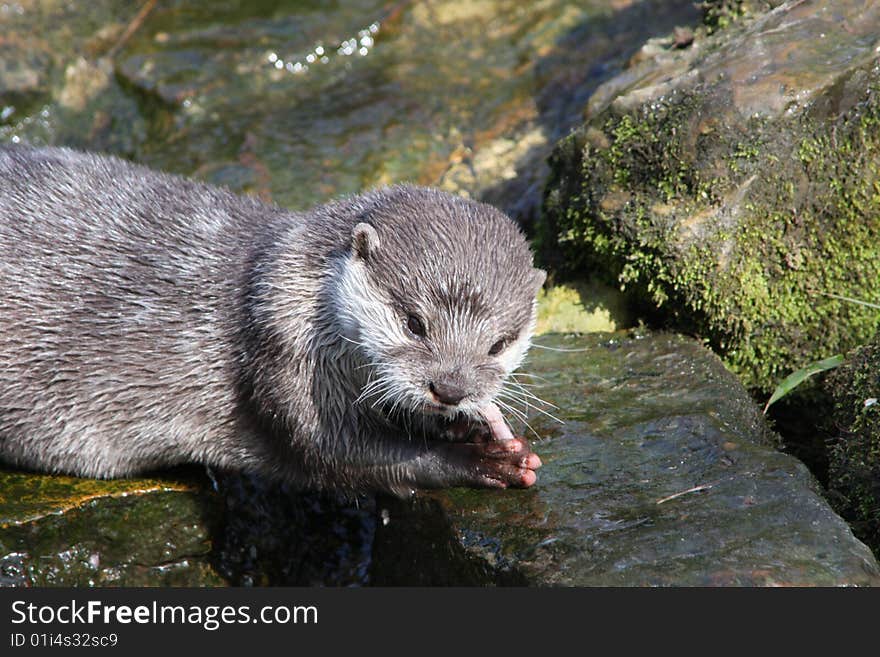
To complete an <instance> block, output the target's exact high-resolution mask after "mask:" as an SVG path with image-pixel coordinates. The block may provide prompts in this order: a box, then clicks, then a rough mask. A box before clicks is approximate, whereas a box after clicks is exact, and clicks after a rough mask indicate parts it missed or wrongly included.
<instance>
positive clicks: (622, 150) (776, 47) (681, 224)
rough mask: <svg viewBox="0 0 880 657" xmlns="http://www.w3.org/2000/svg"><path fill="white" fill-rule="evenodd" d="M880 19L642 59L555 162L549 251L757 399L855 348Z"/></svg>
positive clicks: (784, 28)
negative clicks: (605, 278)
mask: <svg viewBox="0 0 880 657" xmlns="http://www.w3.org/2000/svg"><path fill="white" fill-rule="evenodd" d="M878 29H880V7H876V6H875V7H871V8H869V9H867V10H866V9H865V8H864V3H861V2H855V1H850V0H847V1H844V2H837V3H833V5H832V3H830V2H821V3H809V4H808V5H804V4H803V3H800V2H787V3H783V4H782V5H781V6H779V7H778V8H777V9H775V10H773V11H771V12H769V13H766V14H764V15H762V16H759V17H758V18H756V19H755V20H752V21H748V22H745V23H743V24H742V25H735V26H733V27H731V28H729V29H727V30H723V31H720V32H718V33H716V34H714V35H712V36H706V35H700V36H699V38H698V39H697V40H696V41H695V43H694V44H693V45H692V46H691V47H690V48H689V49H687V50H681V51H671V50H670V51H662V52H660V53H659V54H655V55H654V56H650V57H648V58H647V59H643V60H641V61H637V63H635V65H634V66H633V68H631V69H630V70H628V71H625V72H624V73H623V74H621V75H620V76H618V78H615V79H613V80H611V81H609V82H608V83H606V85H604V86H603V87H602V88H600V89H599V90H597V92H596V94H594V96H593V98H592V99H591V100H590V103H589V106H588V108H587V111H588V120H587V123H586V124H585V125H584V126H582V127H581V128H580V129H579V130H577V131H576V132H574V133H573V134H572V135H570V136H569V137H568V138H567V139H565V140H563V141H562V142H561V143H560V144H559V145H558V146H557V149H556V151H555V153H554V156H553V158H552V161H551V167H552V170H553V174H552V176H551V179H550V182H549V184H548V187H547V189H546V191H545V201H544V214H543V218H542V224H541V226H540V229H539V230H540V248H541V251H542V253H543V254H544V256H545V259H547V260H549V263H548V264H550V265H555V266H556V267H557V268H558V269H560V270H562V271H563V272H566V271H567V272H569V273H572V272H579V271H583V270H584V269H591V270H599V271H605V272H609V273H610V274H611V275H612V276H614V277H615V278H616V280H617V282H618V283H619V284H620V285H621V286H622V287H625V288H627V289H629V290H630V291H631V292H633V293H634V294H635V296H636V298H637V299H639V300H640V301H642V302H644V303H647V304H648V305H649V307H650V308H651V309H652V310H656V311H658V312H659V313H660V316H661V317H662V318H663V320H664V321H668V322H670V323H672V324H673V325H675V326H677V327H678V328H679V329H683V330H686V331H690V332H693V333H695V334H697V335H700V336H702V337H705V338H708V339H709V340H710V342H711V344H712V346H713V347H714V348H715V349H716V350H717V351H718V352H719V353H720V354H721V355H722V356H723V357H724V358H725V360H726V363H727V364H728V366H729V367H731V369H733V370H734V371H735V372H736V373H737V374H739V375H740V377H741V380H742V381H743V382H744V383H745V384H746V385H747V386H748V387H751V388H760V389H763V390H768V389H770V388H772V386H773V385H775V383H777V382H778V380H779V379H780V378H781V376H783V375H785V374H787V373H789V372H790V371H791V370H793V369H796V368H797V367H800V366H802V365H804V364H805V363H807V362H811V361H814V360H817V359H818V358H822V357H826V356H830V355H832V354H833V353H837V352H840V351H844V350H846V349H849V348H852V347H853V346H855V345H856V344H859V343H860V342H864V341H866V340H867V339H869V338H870V336H871V335H872V334H873V333H874V331H875V329H876V327H877V322H876V313H874V312H872V311H869V310H866V309H865V308H863V307H861V306H856V305H853V304H848V303H846V302H843V301H840V300H837V299H834V298H831V297H826V296H823V295H822V294H821V292H833V293H836V294H838V295H844V296H851V297H858V298H864V299H873V298H874V297H875V296H876V284H877V281H878V280H880V175H878V173H880V97H878V96H880V65H878V61H877V50H876V48H877V34H878Z"/></svg>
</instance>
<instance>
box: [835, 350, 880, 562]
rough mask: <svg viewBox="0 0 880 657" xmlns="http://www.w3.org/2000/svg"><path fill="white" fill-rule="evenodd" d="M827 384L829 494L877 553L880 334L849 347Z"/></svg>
mask: <svg viewBox="0 0 880 657" xmlns="http://www.w3.org/2000/svg"><path fill="white" fill-rule="evenodd" d="M825 388H826V390H827V391H828V392H829V393H830V394H831V396H832V397H833V399H834V414H833V416H832V418H831V425H832V426H831V427H830V429H831V434H832V435H833V436H834V440H833V443H832V446H831V454H830V463H829V473H828V474H829V477H828V479H829V481H828V486H829V489H830V495H829V497H830V499H831V502H832V503H833V504H834V506H835V507H836V508H837V510H838V512H840V513H841V514H842V515H843V516H844V518H846V519H847V520H849V521H850V523H851V525H852V527H853V531H854V532H855V534H856V535H857V536H859V538H861V539H862V540H863V541H865V542H866V543H867V544H868V545H869V546H870V547H872V548H873V549H874V551H875V553H880V403H878V398H880V334H878V335H877V336H876V337H875V338H874V340H873V341H872V342H871V343H870V344H867V345H865V346H862V347H859V348H857V349H855V350H853V351H852V352H851V353H850V354H849V355H848V357H847V362H846V363H845V364H844V365H843V366H841V367H839V368H838V369H837V370H836V371H834V372H833V373H832V374H831V376H829V377H828V378H827V379H826V381H825Z"/></svg>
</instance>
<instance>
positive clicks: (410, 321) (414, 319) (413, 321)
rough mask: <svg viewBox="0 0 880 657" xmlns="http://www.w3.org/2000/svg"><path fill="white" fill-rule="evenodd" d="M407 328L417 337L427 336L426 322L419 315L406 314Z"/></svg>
mask: <svg viewBox="0 0 880 657" xmlns="http://www.w3.org/2000/svg"><path fill="white" fill-rule="evenodd" d="M406 328H407V329H408V330H409V332H410V333H412V334H413V335H415V336H416V337H419V338H423V337H425V324H424V323H423V322H422V320H421V319H419V316H418V315H407V316H406Z"/></svg>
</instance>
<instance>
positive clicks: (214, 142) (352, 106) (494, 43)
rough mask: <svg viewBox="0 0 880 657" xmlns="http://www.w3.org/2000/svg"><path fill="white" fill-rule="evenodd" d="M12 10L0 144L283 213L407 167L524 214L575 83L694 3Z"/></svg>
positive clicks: (4, 25)
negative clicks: (150, 175) (255, 200)
mask: <svg viewBox="0 0 880 657" xmlns="http://www.w3.org/2000/svg"><path fill="white" fill-rule="evenodd" d="M2 6H5V5H0V7H2ZM10 6H12V5H10ZM14 7H15V8H14V9H10V10H7V11H5V12H3V11H0V142H2V141H10V140H15V139H18V140H21V141H28V142H31V143H37V144H42V143H48V144H57V145H68V146H75V147H78V148H87V149H91V150H103V151H108V152H111V153H114V154H117V155H121V156H123V157H127V158H131V159H134V160H136V161H139V162H141V163H144V164H148V165H150V166H152V167H154V168H158V169H163V170H166V171H171V172H174V173H181V174H185V175H193V176H195V177H198V178H201V179H203V180H206V181H209V182H212V183H215V184H222V185H226V186H228V187H230V188H231V189H233V190H235V191H243V192H248V193H253V194H258V195H260V196H262V197H266V198H269V197H271V198H272V199H273V200H275V201H277V202H278V203H280V204H282V205H285V206H287V207H292V208H298V209H301V208H306V207H309V206H311V205H314V204H316V203H319V202H324V201H326V200H327V199H328V198H329V197H331V196H334V195H339V194H350V193H356V192H360V191H362V190H363V189H364V188H367V187H372V186H377V185H381V184H389V183H393V182H398V181H402V180H408V181H413V182H418V183H422V184H433V185H438V186H441V187H443V188H445V189H448V190H450V191H456V192H459V193H461V194H466V195H472V196H479V197H481V198H485V199H487V200H490V201H492V202H495V203H496V204H498V205H500V206H502V207H503V208H505V209H507V210H509V211H511V212H513V213H514V214H516V215H517V216H518V217H520V218H522V219H523V220H529V219H530V218H531V216H530V215H531V213H533V212H534V210H535V209H536V207H537V205H538V204H539V202H540V195H541V189H542V187H543V181H544V178H545V177H546V174H547V167H546V164H545V161H544V160H545V158H546V156H547V154H548V153H549V150H550V148H551V147H552V144H553V143H554V142H555V140H556V139H558V138H559V137H561V136H563V135H564V134H566V132H567V131H568V129H569V128H570V127H571V126H572V125H574V124H576V123H577V122H578V120H579V117H580V112H581V109H582V107H583V105H584V103H585V102H586V99H587V98H588V96H589V93H590V91H591V90H592V89H594V88H595V87H596V86H597V85H598V84H599V83H600V82H602V81H603V80H605V79H607V78H608V77H610V76H611V75H613V73H614V72H615V71H617V70H619V68H620V67H621V66H622V65H623V63H624V62H625V61H626V59H627V58H628V57H629V56H630V55H631V54H632V53H633V52H634V51H635V50H636V49H637V48H638V46H639V45H640V44H641V43H642V42H643V41H644V40H645V39H646V38H648V37H650V36H653V35H656V34H662V33H665V32H666V31H669V30H671V29H672V27H673V26H674V25H676V24H678V23H687V22H690V21H693V20H695V19H696V16H697V14H698V12H697V11H696V10H695V9H694V7H693V3H692V2H691V1H690V0H675V1H674V2H670V1H669V0H647V1H640V2H634V1H633V0H616V1H614V2H608V1H607V0H590V1H588V2H582V3H578V4H577V5H574V4H572V3H569V2H564V1H563V0H549V1H545V2H541V3H523V2H520V1H519V0H486V1H481V2H471V1H470V0H467V1H463V0H432V1H430V2H407V1H404V2H388V1H387V0H357V1H356V2H345V3H336V4H334V5H333V6H332V7H328V5H326V3H309V2H291V3H283V4H279V3H277V2H274V1H264V0H260V1H258V2H251V3H246V4H244V5H243V4H241V3H227V2H213V1H208V0H197V1H195V2H187V3H159V4H158V5H157V6H156V7H155V8H154V9H153V10H152V11H151V12H150V13H149V15H148V16H147V17H146V19H145V20H144V22H143V23H142V24H141V25H140V28H139V29H138V30H137V31H136V32H135V33H134V34H133V36H132V37H131V38H130V39H129V40H128V41H127V42H126V43H125V44H123V45H122V46H121V47H117V44H118V43H119V39H120V37H121V35H122V33H123V31H124V29H125V26H126V25H127V24H128V22H129V21H130V20H131V19H132V18H133V17H134V14H135V13H136V7H134V6H132V3H130V2H124V1H122V0H115V1H114V0H97V1H96V2H94V3H87V6H86V5H82V4H77V5H70V4H68V3H59V2H53V1H51V0H33V1H31V2H19V3H15V5H14ZM35 34H39V35H40V38H39V39H34V38H33V35H35ZM25 101H27V102H25Z"/></svg>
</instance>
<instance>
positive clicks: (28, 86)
mask: <svg viewBox="0 0 880 657" xmlns="http://www.w3.org/2000/svg"><path fill="white" fill-rule="evenodd" d="M2 25H3V23H2V17H0V27H2ZM51 63H52V62H51V58H50V56H49V52H48V48H47V46H46V44H45V43H44V42H43V41H42V40H40V39H34V38H24V37H22V36H20V35H17V34H10V33H3V32H2V31H0V111H3V110H4V108H7V107H11V108H12V109H13V110H17V111H18V113H19V114H22V113H24V112H26V111H27V110H29V109H31V108H32V106H33V105H35V104H36V103H37V102H39V101H40V100H41V99H43V98H44V97H46V96H47V95H48V92H49V88H48V83H49V69H50V67H51ZM5 114H6V116H5V117H2V118H0V124H2V123H5V122H6V119H7V118H8V117H9V116H11V115H12V111H10V110H7V111H6V112H5Z"/></svg>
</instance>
